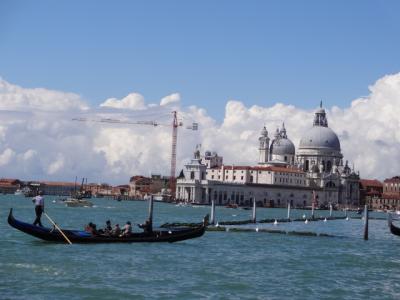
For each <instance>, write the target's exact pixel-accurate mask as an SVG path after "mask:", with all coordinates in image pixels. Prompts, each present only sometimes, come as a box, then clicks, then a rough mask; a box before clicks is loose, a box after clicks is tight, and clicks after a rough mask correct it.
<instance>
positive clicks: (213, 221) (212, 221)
mask: <svg viewBox="0 0 400 300" xmlns="http://www.w3.org/2000/svg"><path fill="white" fill-rule="evenodd" d="M210 224H211V225H214V224H215V201H214V199H213V200H211V221H210Z"/></svg>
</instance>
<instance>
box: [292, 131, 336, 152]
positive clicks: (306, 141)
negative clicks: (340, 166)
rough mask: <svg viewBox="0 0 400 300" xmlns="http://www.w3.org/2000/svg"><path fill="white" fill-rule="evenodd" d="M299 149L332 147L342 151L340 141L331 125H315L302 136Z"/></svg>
mask: <svg viewBox="0 0 400 300" xmlns="http://www.w3.org/2000/svg"><path fill="white" fill-rule="evenodd" d="M299 149H332V150H336V151H339V152H340V142H339V138H338V137H337V135H336V133H334V132H333V130H332V129H330V128H329V127H323V126H314V127H312V128H311V129H310V130H308V131H307V133H306V134H305V135H304V136H303V137H302V138H301V140H300V146H299Z"/></svg>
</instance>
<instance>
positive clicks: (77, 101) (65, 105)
mask: <svg viewBox="0 0 400 300" xmlns="http://www.w3.org/2000/svg"><path fill="white" fill-rule="evenodd" d="M87 108H88V106H87V105H86V104H85V103H84V101H83V100H82V99H81V97H80V96H79V95H77V94H74V93H64V92H60V91H55V90H48V89H44V88H34V89H27V88H22V87H20V86H18V85H15V84H11V83H9V82H7V81H5V80H4V79H1V78H0V109H1V110H29V109H39V110H48V111H63V110H69V109H87Z"/></svg>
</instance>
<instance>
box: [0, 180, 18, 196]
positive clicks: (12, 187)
mask: <svg viewBox="0 0 400 300" xmlns="http://www.w3.org/2000/svg"><path fill="white" fill-rule="evenodd" d="M20 188H21V181H19V180H18V179H8V178H1V179H0V193H2V194H14V193H15V192H16V191H17V190H19V189H20Z"/></svg>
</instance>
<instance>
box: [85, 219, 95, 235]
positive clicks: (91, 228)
mask: <svg viewBox="0 0 400 300" xmlns="http://www.w3.org/2000/svg"><path fill="white" fill-rule="evenodd" d="M85 231H87V232H89V233H91V234H92V235H97V234H98V232H97V228H96V224H94V223H92V222H89V224H87V225H86V226H85Z"/></svg>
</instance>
